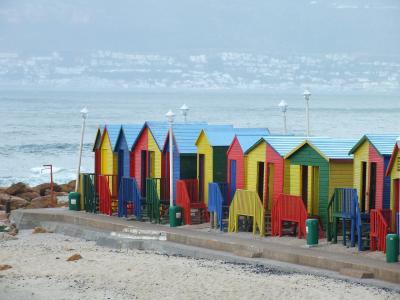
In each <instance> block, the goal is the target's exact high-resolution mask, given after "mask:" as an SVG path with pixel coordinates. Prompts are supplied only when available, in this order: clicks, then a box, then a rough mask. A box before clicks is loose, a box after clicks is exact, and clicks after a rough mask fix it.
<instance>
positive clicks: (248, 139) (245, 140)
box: [236, 134, 267, 153]
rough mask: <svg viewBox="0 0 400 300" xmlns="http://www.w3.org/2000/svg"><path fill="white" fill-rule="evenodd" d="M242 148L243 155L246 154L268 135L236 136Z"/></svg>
mask: <svg viewBox="0 0 400 300" xmlns="http://www.w3.org/2000/svg"><path fill="white" fill-rule="evenodd" d="M236 137H237V139H238V141H239V144H240V147H241V148H242V150H243V153H246V152H247V151H248V150H249V149H250V148H252V147H253V146H254V144H256V143H257V142H258V141H259V140H260V139H261V138H263V137H267V135H260V134H259V135H252V134H250V135H242V134H237V135H236Z"/></svg>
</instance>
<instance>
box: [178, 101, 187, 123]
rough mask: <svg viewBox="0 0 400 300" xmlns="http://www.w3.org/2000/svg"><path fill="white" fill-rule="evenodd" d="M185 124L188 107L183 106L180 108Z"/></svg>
mask: <svg viewBox="0 0 400 300" xmlns="http://www.w3.org/2000/svg"><path fill="white" fill-rule="evenodd" d="M180 110H181V113H182V115H183V119H184V121H185V123H186V122H187V114H188V113H189V106H187V105H186V104H183V105H182V106H181V108H180Z"/></svg>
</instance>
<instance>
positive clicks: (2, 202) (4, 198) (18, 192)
mask: <svg viewBox="0 0 400 300" xmlns="http://www.w3.org/2000/svg"><path fill="white" fill-rule="evenodd" d="M74 189H75V180H73V181H70V182H69V183H65V184H57V183H54V185H53V191H54V195H55V198H56V199H57V200H58V201H57V206H64V205H66V202H67V198H68V193H69V192H71V191H74ZM50 201H51V192H50V183H42V184H39V185H37V186H33V187H31V186H28V185H27V184H25V183H23V182H18V183H15V184H13V185H11V186H9V187H0V210H5V209H6V203H7V202H10V206H11V210H14V209H18V208H46V207H50V206H51V203H50Z"/></svg>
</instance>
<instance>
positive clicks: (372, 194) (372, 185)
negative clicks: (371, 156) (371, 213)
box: [368, 162, 376, 210]
mask: <svg viewBox="0 0 400 300" xmlns="http://www.w3.org/2000/svg"><path fill="white" fill-rule="evenodd" d="M375 199H376V163H375V162H373V163H371V174H370V177H369V203H368V204H369V206H368V210H371V209H375Z"/></svg>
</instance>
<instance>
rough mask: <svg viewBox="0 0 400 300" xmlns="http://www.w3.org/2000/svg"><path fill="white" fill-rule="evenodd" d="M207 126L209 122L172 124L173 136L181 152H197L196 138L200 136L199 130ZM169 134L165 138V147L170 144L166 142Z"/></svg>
mask: <svg viewBox="0 0 400 300" xmlns="http://www.w3.org/2000/svg"><path fill="white" fill-rule="evenodd" d="M205 127H207V123H205V122H198V123H193V122H192V123H174V124H173V126H172V129H173V136H174V139H175V143H176V145H177V147H178V151H179V153H185V154H193V153H196V152H197V149H196V145H195V142H196V139H197V137H198V136H199V132H200V131H201V130H202V129H203V128H205ZM168 136H169V133H167V137H166V138H165V142H164V149H166V148H167V147H168V145H167V144H166V143H167V139H168Z"/></svg>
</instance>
